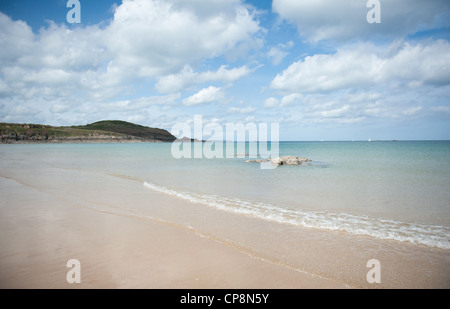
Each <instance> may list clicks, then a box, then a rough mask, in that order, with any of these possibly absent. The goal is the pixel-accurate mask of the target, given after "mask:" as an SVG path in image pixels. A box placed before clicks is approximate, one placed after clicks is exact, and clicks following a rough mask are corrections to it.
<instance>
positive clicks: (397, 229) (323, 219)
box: [144, 182, 450, 249]
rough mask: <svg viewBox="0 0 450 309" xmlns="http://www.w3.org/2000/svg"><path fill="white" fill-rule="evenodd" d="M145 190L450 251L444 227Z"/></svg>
mask: <svg viewBox="0 0 450 309" xmlns="http://www.w3.org/2000/svg"><path fill="white" fill-rule="evenodd" d="M144 186H145V187H147V188H149V189H151V190H154V191H157V192H160V193H164V194H167V195H170V196H174V197H177V198H180V199H183V200H186V201H189V202H192V203H197V204H202V205H206V206H209V207H214V208H216V209H220V210H223V211H228V212H233V213H237V214H245V215H249V216H253V217H256V218H260V219H265V220H270V221H275V222H279V223H286V224H293V225H297V226H302V227H306V228H315V229H324V230H331V231H343V232H347V233H350V234H354V235H365V236H371V237H375V238H379V239H392V240H397V241H402V242H410V243H413V244H420V245H426V246H429V247H436V248H441V249H450V228H448V227H444V226H437V225H425V224H417V223H406V222H399V221H394V220H386V219H380V218H372V217H369V216H356V215H351V214H346V213H331V212H324V211H323V212H321V211H305V210H293V209H286V208H280V207H277V206H275V205H272V204H267V203H255V202H249V201H244V200H241V199H237V198H227V197H221V196H217V195H207V194H198V193H192V192H180V191H176V190H173V189H169V188H166V187H162V186H158V185H155V184H151V183H148V182H144Z"/></svg>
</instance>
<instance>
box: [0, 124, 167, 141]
mask: <svg viewBox="0 0 450 309" xmlns="http://www.w3.org/2000/svg"><path fill="white" fill-rule="evenodd" d="M0 136H1V142H2V143H58V142H61V143H70V142H81V143H83V142H172V141H174V140H175V139H176V138H175V136H173V135H172V134H170V133H169V132H168V131H166V130H163V129H158V128H150V127H145V126H141V125H137V124H134V123H129V122H125V121H119V120H105V121H98V122H94V123H91V124H87V125H82V126H71V127H53V126H49V125H42V124H16V123H0Z"/></svg>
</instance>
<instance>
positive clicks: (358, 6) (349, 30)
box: [272, 0, 450, 42]
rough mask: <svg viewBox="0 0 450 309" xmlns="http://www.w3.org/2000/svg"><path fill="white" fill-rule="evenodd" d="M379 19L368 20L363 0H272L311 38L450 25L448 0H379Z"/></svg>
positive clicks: (283, 15) (351, 37) (366, 35)
mask: <svg viewBox="0 0 450 309" xmlns="http://www.w3.org/2000/svg"><path fill="white" fill-rule="evenodd" d="M380 3H381V23H379V24H369V23H368V22H367V19H366V16H367V13H368V12H369V10H370V8H367V7H366V4H367V1H366V0H359V1H355V0H333V1H326V0H273V3H272V10H273V11H274V12H276V13H278V14H279V15H280V17H281V18H282V19H285V20H287V21H288V22H290V23H292V24H294V25H296V26H297V29H298V32H299V34H300V35H301V36H303V37H305V38H307V39H308V40H310V41H313V42H317V41H320V40H338V41H341V40H354V39H358V38H363V39H371V38H373V37H379V36H383V37H389V38H396V37H404V36H405V35H407V34H411V33H415V32H416V31H418V30H423V29H429V28H431V27H432V26H435V25H436V24H439V23H441V24H440V26H442V25H447V26H448V25H449V18H448V17H449V13H448V10H449V8H450V3H449V1H447V0H430V1H423V0H396V1H380Z"/></svg>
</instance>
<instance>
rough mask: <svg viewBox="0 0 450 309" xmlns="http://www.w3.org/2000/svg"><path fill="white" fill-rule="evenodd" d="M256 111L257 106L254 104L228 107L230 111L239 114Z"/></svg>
mask: <svg viewBox="0 0 450 309" xmlns="http://www.w3.org/2000/svg"><path fill="white" fill-rule="evenodd" d="M254 111H256V108H255V107H253V106H248V107H230V108H229V109H228V112H229V113H239V114H250V113H253V112H254Z"/></svg>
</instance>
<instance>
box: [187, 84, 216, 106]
mask: <svg viewBox="0 0 450 309" xmlns="http://www.w3.org/2000/svg"><path fill="white" fill-rule="evenodd" d="M223 98H224V92H223V89H222V88H220V87H214V86H210V87H208V88H203V89H202V90H200V91H198V92H197V93H195V94H193V95H192V96H190V97H187V98H185V99H183V104H184V105H187V106H191V105H199V104H205V103H211V102H216V101H220V100H222V99H223Z"/></svg>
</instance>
